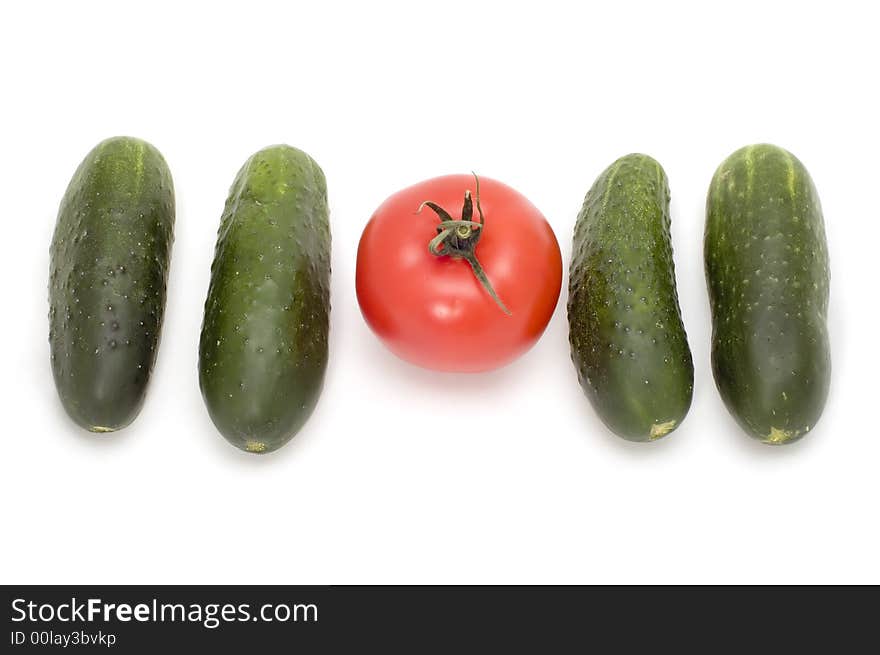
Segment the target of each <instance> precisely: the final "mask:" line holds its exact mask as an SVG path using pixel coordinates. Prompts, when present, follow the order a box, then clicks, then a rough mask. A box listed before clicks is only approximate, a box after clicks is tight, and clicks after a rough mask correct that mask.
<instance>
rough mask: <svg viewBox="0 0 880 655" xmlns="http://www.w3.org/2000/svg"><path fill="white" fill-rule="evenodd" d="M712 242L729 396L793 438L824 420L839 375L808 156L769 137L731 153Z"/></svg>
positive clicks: (720, 365) (721, 377) (754, 426)
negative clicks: (830, 389)
mask: <svg viewBox="0 0 880 655" xmlns="http://www.w3.org/2000/svg"><path fill="white" fill-rule="evenodd" d="M704 251H705V265H706V280H707V283H708V289H709V301H710V304H711V307H712V370H713V373H714V375H715V382H716V384H717V386H718V390H719V392H720V394H721V397H722V399H723V400H724V403H725V404H726V405H727V408H728V409H729V410H730V412H731V414H733V416H734V417H735V418H736V420H737V421H738V422H739V424H740V425H741V426H742V428H743V429H744V430H745V431H746V432H747V433H748V434H749V435H751V436H752V437H754V438H756V439H759V440H761V441H763V442H764V443H768V444H785V443H790V442H792V441H795V440H797V439H799V438H801V437H802V436H803V435H804V434H806V433H807V432H808V431H809V430H810V429H811V428H812V427H813V426H815V425H816V422H817V421H818V420H819V417H820V416H821V414H822V410H823V408H824V407H825V400H826V398H827V396H828V386H829V380H830V376H831V354H830V347H829V341H828V328H827V324H826V320H827V319H826V316H827V311H828V286H829V273H828V246H827V244H826V240H825V226H824V221H823V218H822V208H821V206H820V204H819V196H818V194H817V193H816V188H815V186H814V185H813V181H812V180H811V179H810V175H809V173H808V172H807V170H806V168H804V165H803V164H801V162H800V161H798V160H797V158H795V157H794V155H792V154H791V153H789V152H787V151H786V150H783V149H782V148H779V147H776V146H773V145H767V144H761V145H753V146H747V147H745V148H742V149H740V150H737V151H736V152H735V153H733V154H732V155H731V156H730V157H728V158H727V159H726V160H725V161H724V162H723V163H722V164H721V166H719V167H718V170H717V171H715V176H714V177H713V178H712V184H711V186H710V188H709V194H708V198H707V201H706V233H705V243H704Z"/></svg>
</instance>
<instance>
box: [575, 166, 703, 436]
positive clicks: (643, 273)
mask: <svg viewBox="0 0 880 655" xmlns="http://www.w3.org/2000/svg"><path fill="white" fill-rule="evenodd" d="M669 225H670V220H669V186H668V183H667V180H666V174H665V172H664V171H663V169H662V168H661V167H660V164H658V163H657V162H656V161H655V160H654V159H652V158H651V157H648V156H647V155H641V154H631V155H627V156H625V157H621V158H620V159H618V160H617V161H616V162H614V163H613V164H612V165H611V166H609V167H608V168H607V169H605V171H604V172H603V173H602V174H601V175H600V176H599V178H598V179H597V180H596V182H595V183H594V184H593V186H592V188H591V189H590V190H589V192H588V193H587V196H586V198H585V200H584V204H583V208H582V209H581V211H580V214H579V215H578V218H577V223H576V225H575V232H574V249H573V252H572V260H571V267H570V270H569V282H568V323H569V341H570V343H571V357H572V361H573V362H574V365H575V368H576V369H577V373H578V379H579V380H580V383H581V387H583V389H584V392H585V393H586V395H587V397H588V398H589V399H590V401H591V402H592V404H593V407H594V408H595V409H596V411H597V413H598V414H599V416H600V418H601V419H602V421H603V422H604V423H605V425H606V426H608V428H609V429H611V430H612V431H613V432H615V433H616V434H617V435H618V436H621V437H623V438H624V439H628V440H631V441H653V440H655V439H659V438H660V437H662V436H664V435H666V434H668V433H669V432H671V431H672V430H674V429H675V428H676V427H678V426H679V425H680V424H681V422H682V420H683V419H684V417H685V415H686V414H687V412H688V409H689V408H690V404H691V396H692V395H693V386H694V366H693V360H692V358H691V351H690V348H689V347H688V342H687V335H686V334H685V330H684V325H683V324H682V320H681V312H680V309H679V305H678V293H677V291H676V286H675V268H674V265H673V261H672V245H671V241H670V235H669Z"/></svg>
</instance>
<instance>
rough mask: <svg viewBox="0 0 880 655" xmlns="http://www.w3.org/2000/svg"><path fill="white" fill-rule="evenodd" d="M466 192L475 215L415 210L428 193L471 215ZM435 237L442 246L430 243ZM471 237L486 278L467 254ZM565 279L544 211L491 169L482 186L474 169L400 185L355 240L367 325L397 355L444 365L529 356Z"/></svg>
mask: <svg viewBox="0 0 880 655" xmlns="http://www.w3.org/2000/svg"><path fill="white" fill-rule="evenodd" d="M466 192H468V194H469V195H472V201H471V204H472V206H473V215H472V217H471V221H472V222H473V223H467V222H464V223H462V224H461V225H457V224H455V225H452V224H449V223H441V220H442V219H441V216H439V215H438V212H436V211H434V210H433V208H432V207H430V206H424V207H422V211H421V212H419V213H418V214H417V213H416V212H417V211H418V210H419V208H420V206H422V204H423V203H424V202H426V201H432V203H436V206H437V209H439V208H442V209H443V210H445V211H446V212H448V214H449V216H448V217H447V218H451V219H453V220H454V221H456V222H457V221H459V220H460V219H461V218H462V217H463V214H464V218H467V214H468V210H467V204H468V201H467V200H466ZM477 192H479V203H477V199H478V196H477ZM480 209H482V215H483V220H484V221H485V224H484V225H483V226H482V227H479V225H478V224H479V223H480ZM444 226H445V228H448V229H445V228H444ZM469 227H470V228H471V229H470V230H469V229H468V228H469ZM435 239H437V240H438V241H440V243H436V242H435V244H434V245H435V249H436V250H437V253H438V254H432V252H431V251H430V250H429V244H431V242H432V240H435ZM474 243H476V246H474V247H472V250H473V257H475V258H476V260H477V261H478V262H479V265H481V266H482V269H483V271H484V272H485V276H486V278H487V282H488V284H487V285H486V286H484V285H483V284H482V283H481V282H480V280H479V279H478V277H477V274H476V273H475V271H474V270H473V269H472V267H471V265H470V264H469V262H468V259H469V255H468V254H467V250H468V248H469V247H471V246H472V244H474ZM453 251H455V252H457V253H464V255H462V256H454V255H452V254H451V253H452V252H453ZM478 268H479V266H478ZM561 284H562V256H561V255H560V252H559V244H558V243H557V241H556V236H555V235H554V234H553V230H552V228H551V227H550V225H549V224H548V223H547V221H546V219H545V218H544V216H543V215H542V214H541V212H539V211H538V209H537V208H536V207H535V206H534V205H533V204H532V203H530V202H529V201H528V200H527V199H526V198H525V197H524V196H523V195H522V194H520V193H519V192H517V191H515V190H514V189H512V188H510V187H509V186H507V185H505V184H502V183H501V182H497V181H495V180H492V179H489V178H487V177H481V178H479V183H478V184H477V180H476V179H475V177H474V176H470V175H447V176H444V177H437V178H433V179H430V180H426V181H424V182H420V183H419V184H416V185H414V186H411V187H408V188H406V189H403V190H402V191H399V192H398V193H395V194H394V195H393V196H391V197H390V198H388V199H387V200H386V201H385V202H384V203H382V205H381V206H380V207H379V209H377V210H376V212H375V213H374V214H373V216H372V218H370V221H369V223H367V227H366V228H365V229H364V233H363V235H362V236H361V241H360V245H359V246H358V255H357V273H356V287H357V297H358V302H359V303H360V306H361V311H362V312H363V315H364V318H365V319H366V321H367V323H368V324H369V326H370V327H371V328H372V330H373V331H374V332H375V333H376V334H377V335H378V336H379V338H380V339H382V341H383V342H384V343H385V345H386V346H388V348H389V349H390V350H391V351H392V352H394V353H395V354H396V355H398V356H400V357H402V358H403V359H405V360H407V361H410V362H412V363H413V364H418V365H419V366H424V367H426V368H432V369H437V370H441V371H462V372H475V371H487V370H490V369H493V368H497V367H498V366H502V365H504V364H507V363H509V362H511V361H512V360H514V359H516V358H517V357H518V356H519V355H521V354H523V353H524V352H525V351H526V350H528V349H529V348H530V347H531V346H532V345H533V344H534V343H535V342H536V341H537V340H538V337H540V336H541V333H542V332H543V331H544V328H546V327H547V323H548V322H549V321H550V317H551V315H552V314H553V310H554V308H555V307H556V302H557V300H558V299H559V289H560V286H561ZM491 289H494V292H495V293H496V294H497V298H498V299H499V300H500V303H501V304H503V306H504V307H503V308H502V306H501V304H499V302H496V300H495V299H493V297H492V295H491ZM507 310H509V313H507Z"/></svg>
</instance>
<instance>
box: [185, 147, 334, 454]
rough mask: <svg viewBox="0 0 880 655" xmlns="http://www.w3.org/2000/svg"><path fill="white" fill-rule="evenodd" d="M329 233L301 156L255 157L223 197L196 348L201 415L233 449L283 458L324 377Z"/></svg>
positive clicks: (312, 172) (319, 187) (317, 184)
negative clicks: (284, 448) (280, 450)
mask: <svg viewBox="0 0 880 655" xmlns="http://www.w3.org/2000/svg"><path fill="white" fill-rule="evenodd" d="M329 322H330V224H329V210H328V206H327V184H326V181H325V179H324V173H323V172H322V171H321V168H320V167H319V166H318V164H317V163H315V161H314V160H313V159H312V158H311V157H309V156H308V155H307V154H305V153H304V152H302V151H300V150H297V149H296V148H291V147H290V146H285V145H278V146H272V147H269V148H266V149H264V150H261V151H260V152H258V153H256V154H254V155H253V156H252V157H251V158H250V159H248V161H247V162H246V163H245V165H244V166H243V167H242V169H241V170H240V171H239V172H238V175H237V177H236V178H235V182H234V183H233V184H232V188H231V189H230V191H229V197H228V199H227V200H226V208H225V209H224V211H223V217H222V219H221V222H220V230H219V232H218V234H217V246H216V250H215V254H214V263H213V264H212V266H211V284H210V287H209V289H208V297H207V300H206V301H205V319H204V323H203V324H202V334H201V341H200V344H199V383H200V386H201V390H202V396H203V397H204V400H205V404H206V405H207V407H208V413H209V414H210V416H211V419H212V420H213V422H214V425H216V427H217V429H218V430H219V431H220V433H221V434H222V435H223V436H224V437H226V439H227V440H228V441H229V442H230V443H232V444H233V445H235V446H237V447H239V448H241V449H242V450H246V451H249V452H254V453H265V452H270V451H273V450H276V449H277V448H280V447H281V446H283V445H284V444H285V443H287V442H288V441H289V440H290V439H291V437H293V435H294V434H296V432H297V431H298V430H299V429H300V428H301V427H302V425H303V424H304V423H305V422H306V420H307V419H308V417H309V416H310V415H311V413H312V411H313V410H314V408H315V405H316V403H317V402H318V397H319V395H320V393H321V388H322V386H323V381H324V372H325V370H326V368H327V339H328V332H329Z"/></svg>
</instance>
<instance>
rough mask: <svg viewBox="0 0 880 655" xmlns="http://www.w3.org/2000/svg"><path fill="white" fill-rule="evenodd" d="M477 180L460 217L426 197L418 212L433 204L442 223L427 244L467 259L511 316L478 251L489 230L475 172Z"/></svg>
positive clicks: (438, 253) (437, 251)
mask: <svg viewBox="0 0 880 655" xmlns="http://www.w3.org/2000/svg"><path fill="white" fill-rule="evenodd" d="M474 180H475V183H476V192H475V196H476V197H475V198H474V199H471V192H470V190H469V189H468V190H466V191H465V192H464V204H463V205H462V208H461V218H460V219H457V220H456V219H454V218H452V216H450V215H449V212H447V211H446V210H445V209H443V208H442V207H441V206H440V205H438V204H437V203H435V202H431V201H430V200H426V201H425V202H423V203H422V204H421V205H419V208H418V210H417V211H416V213H417V214H418V213H419V212H421V211H422V209H424V208H425V207H430V208H431V209H432V210H433V211H434V213H436V214H437V216H438V217H439V218H440V224H439V225H438V226H437V236H435V237H434V238H433V239H431V241H430V243H428V250H429V251H430V252H431V254H432V255H435V256H436V257H453V258H456V259H464V260H465V261H466V262H467V263H468V264H470V266H471V270H472V271H473V272H474V277H476V278H477V280H479V282H480V284H482V285H483V288H484V289H485V290H486V293H488V294H489V295H490V296H491V297H492V300H494V301H495V302H496V304H497V305H498V306H499V307H500V308H501V311H503V312H504V313H505V314H507V315H510V310H509V309H507V307H506V306H505V304H504V303H503V302H502V301H501V298H499V297H498V294H497V293H495V289H493V288H492V283H491V282H489V278H488V277H487V276H486V271H484V270H483V267H482V265H481V264H480V261H479V260H478V259H477V255H476V252H475V250H476V247H477V243H479V241H480V237H481V236H483V232H484V231H485V229H486V217H485V216H483V208H482V206H481V205H480V178H479V177H477V174H476V173H474ZM474 200H476V203H477V212H478V213H479V215H480V221H479V222H476V221H474V220H472V219H473V216H474Z"/></svg>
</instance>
